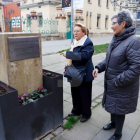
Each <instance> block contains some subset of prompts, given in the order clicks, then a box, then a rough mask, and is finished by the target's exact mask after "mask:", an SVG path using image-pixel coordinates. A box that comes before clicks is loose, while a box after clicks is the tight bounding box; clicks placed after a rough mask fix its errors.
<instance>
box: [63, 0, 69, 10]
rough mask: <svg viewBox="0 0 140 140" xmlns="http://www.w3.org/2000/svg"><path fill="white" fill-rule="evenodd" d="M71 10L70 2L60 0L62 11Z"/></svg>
mask: <svg viewBox="0 0 140 140" xmlns="http://www.w3.org/2000/svg"><path fill="white" fill-rule="evenodd" d="M70 8H71V0H62V9H63V10H65V9H70Z"/></svg>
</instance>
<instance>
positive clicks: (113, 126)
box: [103, 123, 115, 130]
mask: <svg viewBox="0 0 140 140" xmlns="http://www.w3.org/2000/svg"><path fill="white" fill-rule="evenodd" d="M113 128H115V124H113V123H109V124H107V125H105V126H104V127H103V129H104V130H110V129H113Z"/></svg>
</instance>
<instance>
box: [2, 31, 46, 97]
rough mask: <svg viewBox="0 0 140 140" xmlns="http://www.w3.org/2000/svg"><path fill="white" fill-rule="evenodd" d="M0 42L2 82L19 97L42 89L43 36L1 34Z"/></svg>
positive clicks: (38, 34) (35, 34) (33, 34)
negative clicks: (10, 87)
mask: <svg viewBox="0 0 140 140" xmlns="http://www.w3.org/2000/svg"><path fill="white" fill-rule="evenodd" d="M0 42H1V43H0V81H3V82H4V83H6V84H8V85H10V86H12V87H14V88H16V89H17V90H18V94H19V95H21V94H23V93H27V94H29V93H31V92H33V91H34V90H36V89H37V88H39V87H42V86H43V75H42V49H41V34H40V33H1V34H0Z"/></svg>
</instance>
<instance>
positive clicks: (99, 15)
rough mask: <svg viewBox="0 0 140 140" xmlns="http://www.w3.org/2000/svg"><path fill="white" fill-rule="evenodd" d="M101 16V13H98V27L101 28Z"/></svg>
mask: <svg viewBox="0 0 140 140" xmlns="http://www.w3.org/2000/svg"><path fill="white" fill-rule="evenodd" d="M100 17H101V14H98V15H97V28H100Z"/></svg>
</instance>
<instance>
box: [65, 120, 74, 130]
mask: <svg viewBox="0 0 140 140" xmlns="http://www.w3.org/2000/svg"><path fill="white" fill-rule="evenodd" d="M64 128H66V129H71V128H72V123H71V122H69V121H67V122H66V123H65V124H64Z"/></svg>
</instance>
